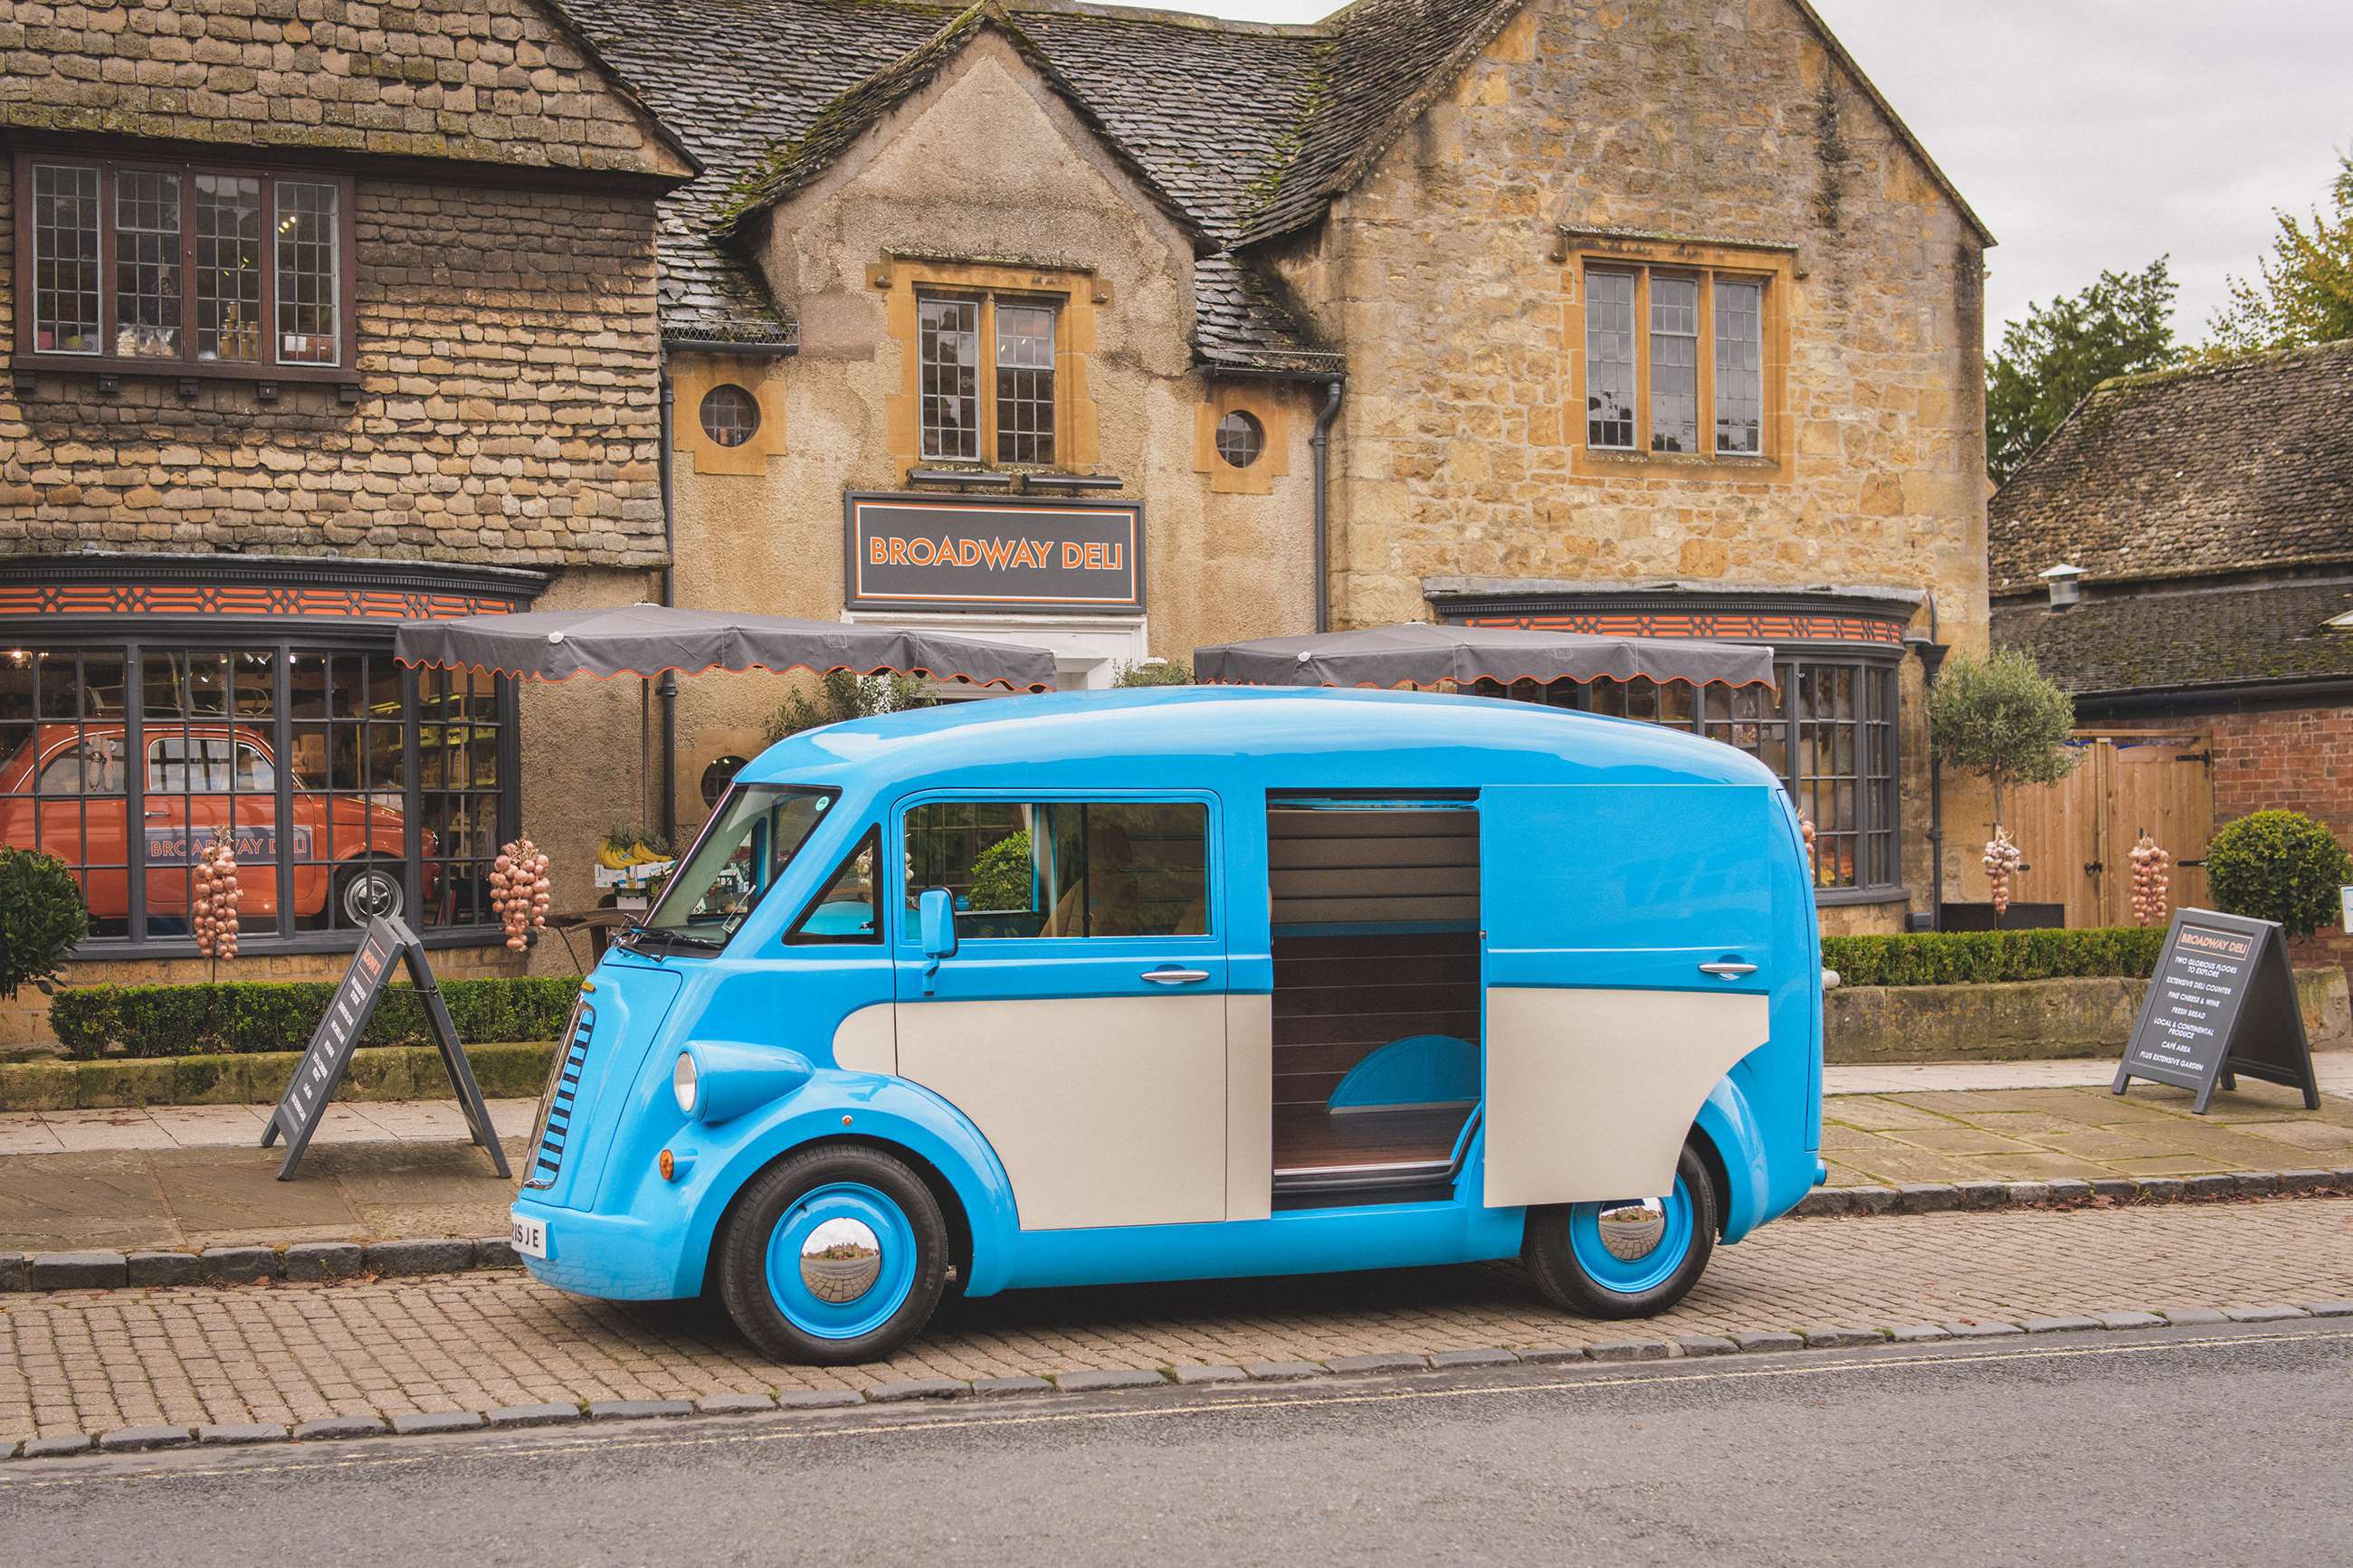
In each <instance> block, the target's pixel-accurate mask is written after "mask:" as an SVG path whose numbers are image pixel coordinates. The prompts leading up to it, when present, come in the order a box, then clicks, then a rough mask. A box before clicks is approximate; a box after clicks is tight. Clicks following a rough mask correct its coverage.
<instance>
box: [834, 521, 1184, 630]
mask: <svg viewBox="0 0 2353 1568" xmlns="http://www.w3.org/2000/svg"><path fill="white" fill-rule="evenodd" d="M843 508H844V520H845V522H846V525H847V531H848V558H847V560H846V561H845V563H844V565H845V568H846V570H845V573H844V581H845V582H846V583H847V584H848V585H849V595H848V597H849V607H850V608H852V609H900V610H1014V611H1044V612H1048V613H1050V614H1061V615H1071V614H1079V613H1083V612H1088V611H1092V612H1094V613H1097V614H1108V615H1117V614H1120V613H1123V612H1134V611H1138V610H1141V609H1143V608H1144V508H1143V506H1142V505H1140V504H1139V503H1137V502H1135V501H1115V500H1026V499H1025V500H992V499H989V498H987V497H962V496H940V495H864V494H851V495H850V496H849V497H848V498H846V499H845V500H844V501H843Z"/></svg>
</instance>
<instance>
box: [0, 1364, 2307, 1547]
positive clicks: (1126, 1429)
mask: <svg viewBox="0 0 2353 1568" xmlns="http://www.w3.org/2000/svg"><path fill="white" fill-rule="evenodd" d="M2348 1416H2353V1332H2348V1330H2347V1327H2346V1325H2344V1324H2341V1323H2339V1324H2334V1325H2331V1324H2310V1323H2307V1324H2301V1325H2295V1324H2290V1325H2265V1326H2263V1327H2260V1328H2257V1327H2247V1328H2237V1327H2224V1328H2220V1329H2211V1330H2202V1331H2186V1330H2158V1331H2149V1332H2142V1333H2128V1332H2111V1333H2105V1334H2096V1335H2090V1334H2069V1333H2052V1334H2048V1335H2040V1336H2035V1337H2032V1338H2026V1339H2013V1340H2007V1341H1997V1342H1977V1343H1970V1344H1967V1345H1955V1344H1930V1345H1925V1346H1895V1345H1883V1346H1876V1347H1867V1348H1862V1349H1850V1350H1820V1351H1804V1352H1795V1353H1789V1354H1779V1355H1773V1354H1757V1355H1743V1356H1738V1357H1726V1358H1720V1359H1713V1360H1678V1361H1671V1362H1653V1363H1645V1364H1641V1365H1635V1366H1612V1365H1581V1366H1569V1367H1560V1366H1553V1365H1546V1366H1541V1367H1525V1366H1522V1367H1507V1368H1503V1369H1494V1368H1476V1369H1471V1370H1470V1371H1467V1372H1460V1373H1451V1374H1440V1373H1419V1374H1414V1375H1409V1376H1405V1377H1398V1378H1389V1379H1365V1378H1357V1379H1350V1380H1341V1379H1328V1380H1325V1381H1324V1382H1323V1383H1321V1384H1284V1385H1280V1386H1268V1385H1265V1384H1248V1385H1240V1386H1231V1387H1222V1388H1206V1389H1204V1388H1174V1387H1168V1388H1162V1389H1159V1390H1146V1391H1141V1392H1129V1393H1114V1394H1093V1395H1061V1394H1057V1395H1040V1396H1036V1397H1032V1398H1029V1399H1021V1398H1012V1399H1005V1400H991V1401H977V1400H976V1401H968V1402H960V1403H957V1404H953V1405H935V1404H934V1405H891V1406H873V1405H870V1406H865V1407H862V1408H860V1409H856V1410H849V1411H804V1412H795V1413H777V1414H770V1415H754V1416H749V1417H746V1416H740V1415H739V1416H733V1417H730V1418H728V1419H726V1420H719V1419H715V1418H714V1419H708V1420H702V1419H694V1418H687V1419H681V1420H673V1421H667V1422H660V1423H646V1422H635V1423H630V1424H628V1425H626V1426H624V1425H609V1426H603V1427H587V1426H575V1427H566V1428H558V1429H551V1430H544V1431H527V1432H516V1431H504V1432H483V1433H478V1434H475V1435H473V1436H439V1437H434V1438H431V1439H420V1440H417V1441H391V1440H386V1439H381V1438H379V1439H372V1440H369V1441H366V1442H357V1443H342V1444H306V1445H302V1446H300V1447H285V1446H282V1445H281V1446H277V1447H255V1448H245V1449H236V1450H229V1449H222V1448H202V1449H189V1450H184V1451H180V1452H175V1453H164V1454H129V1455H122V1456H119V1457H97V1458H80V1459H70V1460H51V1461H40V1460H34V1461H19V1462H17V1463H16V1464H13V1465H7V1466H0V1540H5V1541H6V1542H8V1543H9V1548H10V1551H9V1556H10V1557H11V1559H12V1560H16V1561H22V1562H26V1563H44V1564H52V1563H54V1564H72V1563H115V1562H121V1561H123V1560H124V1559H126V1558H127V1557H129V1556H132V1555H133V1554H135V1553H138V1552H142V1551H145V1550H153V1549H155V1548H156V1547H159V1546H163V1545H164V1543H166V1542H168V1548H167V1550H168V1552H169V1554H170V1555H171V1557H172V1559H173V1561H174V1563H175V1564H179V1565H182V1568H210V1565H212V1564H233V1565H235V1568H246V1565H247V1564H249V1563H252V1562H254V1561H255V1559H256V1556H257V1553H258V1552H267V1554H269V1556H271V1557H275V1558H282V1559H285V1560H288V1561H295V1562H329V1561H332V1562H334V1563H349V1564H353V1565H354V1568H364V1565H369V1564H378V1563H382V1564H400V1565H403V1568H406V1565H408V1564H413V1563H420V1562H422V1563H436V1562H447V1563H456V1562H464V1563H533V1564H537V1563H549V1562H563V1563H587V1564H601V1563H630V1564H635V1563H648V1562H679V1563H712V1564H730V1563H760V1564H766V1563H799V1562H818V1563H842V1562H862V1563H916V1562H933V1561H949V1560H952V1561H955V1562H957V1563H974V1564H984V1565H986V1564H997V1563H1039V1562H1046V1563H1113V1564H1125V1563H1138V1564H1145V1563H1148V1564H1151V1565H1153V1568H1195V1565H1206V1564H1211V1563H1234V1562H1271V1563H1368V1564H1387V1563H1416V1564H1419V1563H1440V1562H1464V1561H1480V1562H1492V1563H1559V1562H1568V1563H1662V1564H1686V1563H1708V1562H1723V1563H1758V1564H1780V1563H1866V1564H1880V1563H1894V1562H1902V1563H1912V1564H1920V1565H1923V1568H1935V1565H1942V1564H1972V1565H1974V1564H1978V1563H2017V1564H2028V1565H2034V1564H2046V1563H2048V1564H2064V1565H2068V1568H2073V1564H2077V1563H2135V1564H2139V1565H2145V1568H2170V1565H2174V1564H2183V1565H2188V1564H2198V1565H2200V1568H2202V1565H2204V1564H2209V1563H2335V1562H2342V1561H2343V1560H2344V1559H2345V1556H2346V1543H2347V1542H2348V1541H2353V1488H2347V1487H2344V1486H2341V1485H2336V1484H2332V1483H2331V1482H2330V1481H2329V1480H2328V1479H2327V1477H2328V1475H2329V1474H2331V1473H2333V1471H2332V1469H2331V1467H2330V1464H2329V1461H2328V1459H2327V1456H2330V1455H2335V1454H2337V1453H2340V1452H2341V1450H2342V1447H2343V1439H2344V1433H2345V1428H2346V1422H2347V1420H2348ZM2316 1460H2317V1467H2316V1464H2315V1461H2316ZM265 1542H266V1543H267V1544H266V1546H265V1545H264V1544H263V1543H265Z"/></svg>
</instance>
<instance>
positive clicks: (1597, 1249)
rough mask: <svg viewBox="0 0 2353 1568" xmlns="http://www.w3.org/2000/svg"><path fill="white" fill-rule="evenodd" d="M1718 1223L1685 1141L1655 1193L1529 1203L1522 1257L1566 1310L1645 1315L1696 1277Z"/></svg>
mask: <svg viewBox="0 0 2353 1568" xmlns="http://www.w3.org/2000/svg"><path fill="white" fill-rule="evenodd" d="M1720 1224H1721V1219H1720V1216H1719V1215H1717V1213H1716V1203H1715V1184H1714V1183H1713V1182H1711V1181H1710V1180H1708V1174H1707V1166H1706V1164H1705V1163H1704V1162H1703V1161H1702V1160H1701V1159H1700V1157H1699V1152H1698V1151H1696V1150H1694V1148H1692V1147H1691V1145H1689V1144H1688V1143H1686V1144H1685V1145H1683V1158H1682V1159H1681V1160H1680V1161H1678V1162H1677V1163H1676V1165H1675V1182H1674V1187H1673V1189H1672V1191H1670V1192H1669V1193H1667V1194H1666V1195H1665V1196H1663V1197H1658V1198H1620V1199H1616V1200H1613V1201H1611V1202H1609V1203H1588V1204H1554V1205H1548V1206H1546V1207H1544V1208H1535V1209H1530V1210H1529V1211H1528V1235H1527V1241H1526V1244H1525V1247H1523V1249H1522V1256H1523V1258H1525V1260H1526V1263H1527V1266H1528V1272H1529V1273H1530V1274H1531V1275H1533V1276H1535V1282H1536V1284H1537V1286H1538V1287H1539V1288H1540V1289H1543V1291H1544V1293H1545V1294H1546V1295H1547V1296H1549V1297H1551V1298H1552V1299H1553V1300H1554V1301H1556V1302H1557V1303H1558V1304H1559V1305H1561V1306H1563V1307H1565V1308H1567V1310H1570V1311H1572V1312H1577V1313H1581V1314H1583V1315H1584V1316H1586V1317H1588V1318H1646V1317H1649V1316H1651V1314H1652V1313H1654V1312H1663V1311H1665V1310H1667V1309H1668V1308H1670V1307H1672V1306H1673V1305H1674V1304H1675V1303H1676V1302H1678V1301H1680V1300H1683V1297H1684V1296H1686V1295H1688V1294H1689V1293H1690V1291H1691V1288H1692V1287H1693V1286H1694V1285H1695V1284H1697V1283H1698V1282H1699V1277H1700V1274H1701V1271H1702V1270H1704V1269H1705V1268H1707V1260H1708V1257H1709V1255H1710V1254H1711V1253H1713V1252H1714V1251H1715V1233H1716V1230H1717V1227H1718V1226H1719V1225H1720Z"/></svg>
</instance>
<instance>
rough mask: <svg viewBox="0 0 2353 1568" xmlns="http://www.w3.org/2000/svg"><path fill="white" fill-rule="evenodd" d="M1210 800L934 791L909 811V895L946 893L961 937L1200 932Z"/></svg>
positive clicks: (1204, 928) (1204, 922)
mask: <svg viewBox="0 0 2353 1568" xmlns="http://www.w3.org/2000/svg"><path fill="white" fill-rule="evenodd" d="M1208 836H1209V813H1208V807H1207V806H1206V805H1201V804H1199V803H1198V802H1194V801H1086V802H1074V801H1052V802H1041V803H1039V804H1036V805H1023V804H1018V803H1008V802H996V801H938V802H930V803H927V804H925V805H919V806H917V807H915V808H914V809H913V810H912V811H910V812H909V813H908V814H907V867H908V873H909V874H908V879H907V894H908V899H909V907H910V908H911V909H912V908H913V900H914V899H915V898H916V897H917V896H918V895H920V894H921V893H922V891H923V889H926V888H945V889H948V890H949V891H950V892H951V893H953V894H954V895H955V901H956V911H957V913H956V927H957V930H958V931H959V933H960V934H961V935H963V936H964V937H966V938H981V939H987V938H993V937H1047V938H1076V937H1100V936H1205V935H1207V934H1208V930H1209V905H1208V891H1209V879H1208Z"/></svg>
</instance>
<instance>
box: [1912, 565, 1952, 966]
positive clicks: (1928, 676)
mask: <svg viewBox="0 0 2353 1568" xmlns="http://www.w3.org/2000/svg"><path fill="white" fill-rule="evenodd" d="M1906 646H1908V647H1910V648H1911V649H1912V651H1913V652H1915V653H1916V654H1918V655H1919V656H1920V686H1921V690H1922V692H1923V694H1924V695H1925V694H1926V691H1927V690H1928V689H1929V688H1931V687H1934V686H1935V685H1936V671H1937V670H1938V669H1939V668H1942V667H1943V665H1944V662H1945V651H1946V650H1945V645H1944V644H1943V643H1941V642H1939V641H1938V640H1937V638H1936V595H1934V594H1931V595H1928V636H1927V638H1926V641H1921V640H1918V639H1907V643H1906ZM1944 925H1945V768H1944V764H1943V763H1941V762H1939V761H1938V760H1937V757H1936V746H1935V745H1934V744H1933V743H1931V744H1930V746H1929V748H1928V929H1929V930H1930V931H1942V930H1943V929H1944Z"/></svg>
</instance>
